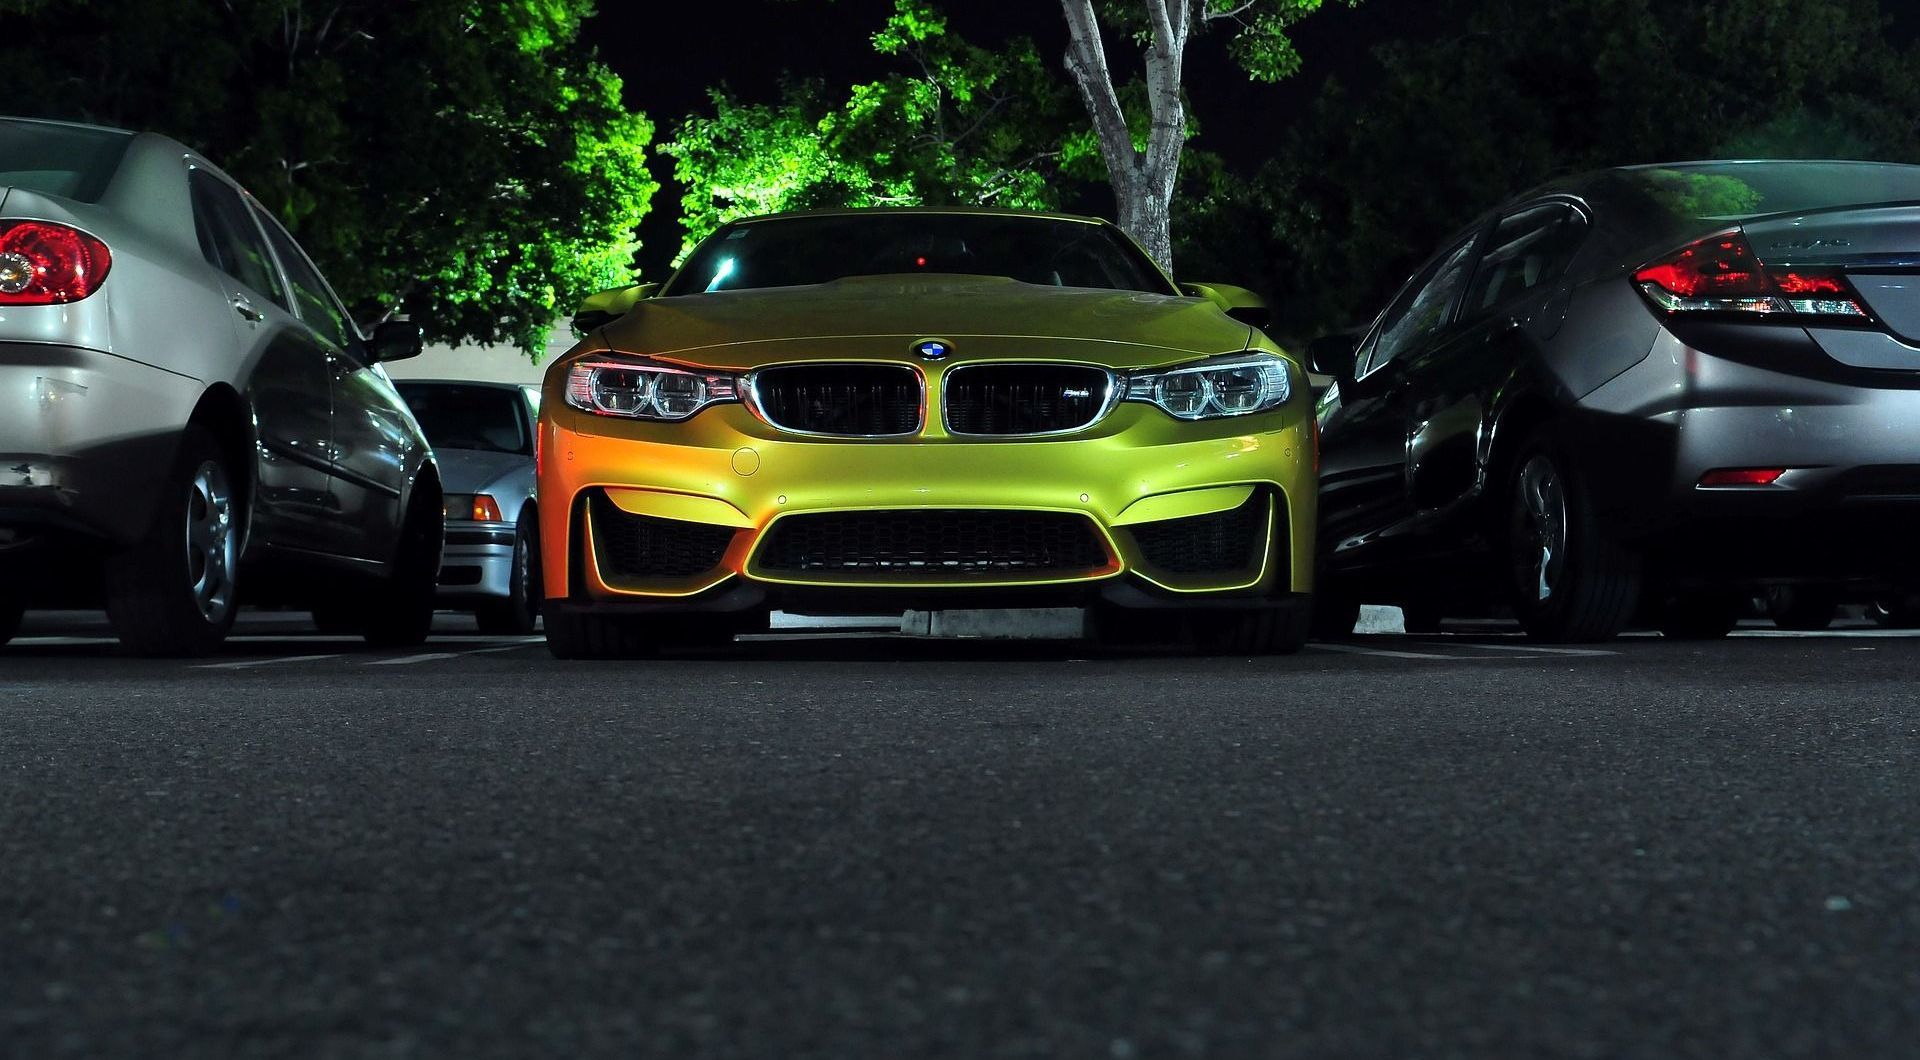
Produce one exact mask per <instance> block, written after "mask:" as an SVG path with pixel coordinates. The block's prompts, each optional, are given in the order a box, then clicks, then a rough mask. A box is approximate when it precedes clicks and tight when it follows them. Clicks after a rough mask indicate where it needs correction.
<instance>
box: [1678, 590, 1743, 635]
mask: <svg viewBox="0 0 1920 1060" xmlns="http://www.w3.org/2000/svg"><path fill="white" fill-rule="evenodd" d="M1745 609H1746V601H1745V599H1744V598H1743V597H1742V596H1741V595H1740V593H1738V592H1736V591H1734V590H1732V589H1697V590H1692V591H1688V592H1682V593H1675V594H1674V595H1673V596H1671V597H1669V598H1668V599H1667V601H1666V602H1665V604H1663V605H1662V606H1661V608H1660V633H1661V635H1662V636H1665V637H1670V638H1672V639H1674V640H1719V639H1720V638H1722V637H1724V636H1726V635H1727V634H1729V633H1732V632H1733V627H1735V626H1737V625H1739V624H1740V614H1741V612H1742V611H1744V610H1745Z"/></svg>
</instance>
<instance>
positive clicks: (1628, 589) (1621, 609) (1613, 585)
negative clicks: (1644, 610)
mask: <svg viewBox="0 0 1920 1060" xmlns="http://www.w3.org/2000/svg"><path fill="white" fill-rule="evenodd" d="M1506 466H1507V474H1506V477H1505V483H1506V486H1505V493H1504V497H1505V503H1504V506H1503V508H1502V509H1501V512H1500V516H1499V517H1500V519H1501V524H1500V531H1501V532H1500V534H1499V535H1498V538H1497V539H1498V540H1499V541H1501V543H1502V548H1501V552H1502V555H1503V557H1504V561H1503V563H1502V567H1503V568H1504V569H1505V572H1506V577H1507V583H1508V589H1509V591H1510V592H1511V594H1512V598H1513V612H1514V616H1515V617H1516V618H1518V619H1519V620H1520V624H1521V626H1523V627H1524V628H1525V629H1526V631H1527V633H1528V634H1529V635H1530V636H1532V637H1534V638H1535V639H1537V640H1545V641H1557V642H1561V643H1579V642H1586V641H1603V640H1610V639H1612V638H1613V637H1615V636H1617V635H1618V634H1619V633H1620V631H1621V630H1623V629H1625V628H1627V623H1628V622H1629V621H1631V620H1632V618H1633V612H1634V608H1635V607H1636V606H1637V605H1638V604H1639V600H1640V557H1639V556H1638V555H1637V554H1635V553H1634V552H1633V551H1632V550H1631V549H1628V548H1626V547H1624V546H1622V545H1620V544H1619V543H1618V542H1615V541H1612V540H1609V539H1608V538H1607V537H1606V535H1605V533H1604V532H1603V531H1602V529H1601V527H1600V523H1599V520H1598V518H1596V516H1595V514H1594V510H1593V501H1592V499H1591V497H1590V496H1589V494H1588V493H1587V490H1586V487H1585V483H1584V479H1583V477H1582V476H1581V474H1580V472H1579V469H1578V468H1577V467H1575V466H1574V464H1573V462H1572V461H1570V460H1568V459H1567V458H1566V456H1565V455H1564V454H1563V451H1562V449H1561V448H1560V446H1559V445H1558V444H1556V442H1555V441H1554V438H1553V435H1552V434H1551V433H1550V432H1548V431H1547V430H1545V429H1541V430H1536V431H1535V432H1534V433H1533V434H1531V435H1529V436H1528V438H1527V440H1526V441H1525V442H1523V443H1522V444H1521V446H1520V449H1519V451H1518V453H1517V455H1516V457H1515V459H1514V460H1513V461H1512V462H1511V463H1510V464H1508V465H1506ZM1556 553H1557V555H1556Z"/></svg>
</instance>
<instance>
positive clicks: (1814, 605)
mask: <svg viewBox="0 0 1920 1060" xmlns="http://www.w3.org/2000/svg"><path fill="white" fill-rule="evenodd" d="M1839 614H1840V594H1839V593H1836V592H1834V591H1833V590H1832V589H1830V588H1826V587H1824V586H1817V585H1792V586H1780V587H1778V588H1773V589H1769V590H1767V616H1768V617H1769V618H1772V619H1773V624H1774V625H1776V626H1778V627H1780V628H1781V629H1793V630H1800V631H1802V632H1813V631H1817V630H1822V629H1826V628H1827V627H1828V626H1831V625H1833V620H1834V619H1835V618H1837V617H1839Z"/></svg>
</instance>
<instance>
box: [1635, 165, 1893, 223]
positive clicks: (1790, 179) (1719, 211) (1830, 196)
mask: <svg viewBox="0 0 1920 1060" xmlns="http://www.w3.org/2000/svg"><path fill="white" fill-rule="evenodd" d="M1627 176H1628V179H1629V180H1631V181H1632V182H1633V183H1634V184H1635V185H1637V186H1638V187H1639V188H1640V190H1642V191H1644V192H1646V193H1647V194H1648V195H1650V196H1652V197H1653V198H1654V199H1655V200H1656V201H1658V202H1659V203H1660V205H1661V206H1662V207H1664V208H1666V209H1667V210H1668V211H1669V212H1671V213H1673V214H1676V215H1678V216H1681V217H1692V218H1697V219H1700V220H1728V221H1734V220H1739V219H1741V218H1745V217H1755V216H1759V215H1761V214H1772V213H1802V212H1805V211H1808V210H1825V209H1830V208H1833V207H1837V206H1855V205H1866V204H1872V203H1882V202H1914V201H1920V166H1899V165H1890V164H1884V163H1876V162H1710V163H1702V164H1699V165H1683V166H1660V167H1654V168H1648V169H1634V170H1628V171H1627Z"/></svg>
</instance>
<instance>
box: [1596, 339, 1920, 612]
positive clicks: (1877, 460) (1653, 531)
mask: <svg viewBox="0 0 1920 1060" xmlns="http://www.w3.org/2000/svg"><path fill="white" fill-rule="evenodd" d="M1746 330H1755V329H1752V328H1748V329H1746ZM1783 330H1786V331H1792V330H1794V329H1780V328H1774V327H1769V328H1766V329H1765V330H1764V332H1762V334H1763V335H1764V337H1765V338H1766V340H1767V341H1768V342H1769V343H1779V342H1781V341H1783V340H1782V337H1781V336H1780V334H1779V333H1780V332H1781V331H1783ZM1799 334H1800V341H1802V342H1804V343H1806V344H1807V346H1808V349H1806V350H1801V349H1798V348H1796V349H1794V350H1792V351H1790V353H1791V355H1792V356H1793V357H1794V358H1795V360H1794V361H1791V362H1788V361H1784V360H1776V361H1773V362H1772V363H1769V357H1774V356H1778V353H1777V351H1776V350H1775V349H1774V348H1771V347H1770V348H1767V349H1764V350H1762V351H1760V352H1762V353H1765V354H1767V355H1768V356H1767V357H1762V356H1757V355H1753V354H1752V351H1749V350H1726V351H1723V352H1728V353H1730V354H1737V356H1716V355H1714V354H1710V353H1706V352H1703V351H1701V350H1699V349H1695V348H1692V347H1689V346H1687V345H1685V344H1683V343H1681V342H1680V341H1679V340H1678V339H1676V338H1674V337H1673V336H1671V335H1663V336H1662V338H1661V340H1660V342H1659V343H1657V344H1656V345H1655V348H1654V354H1653V356H1650V357H1649V358H1648V360H1647V361H1646V362H1643V364H1642V365H1641V366H1639V367H1636V368H1635V369H1634V370H1632V371H1630V372H1628V373H1625V374H1624V375H1622V376H1621V377H1619V378H1617V379H1616V380H1614V381H1613V382H1611V383H1609V384H1607V385H1606V386H1604V387H1602V388H1600V390H1598V391H1596V392H1595V394H1594V395H1591V396H1590V398H1589V404H1590V405H1597V406H1599V407H1600V408H1599V411H1600V414H1599V415H1598V416H1595V417H1593V418H1591V419H1588V420H1586V422H1587V423H1588V424H1589V425H1590V426H1591V427H1592V431H1591V432H1589V435H1590V436H1589V437H1588V438H1586V439H1585V441H1587V442H1589V443H1592V446H1591V449H1590V450H1589V451H1591V452H1595V453H1608V454H1611V456H1610V457H1609V458H1602V459H1600V460H1594V461H1590V462H1589V463H1590V466H1591V475H1592V479H1593V481H1594V484H1595V486H1596V488H1597V489H1598V491H1599V493H1600V498H1599V500H1600V508H1601V513H1602V516H1603V518H1604V519H1605V520H1606V521H1607V523H1608V524H1609V526H1610V527H1611V529H1612V530H1613V531H1614V533H1615V534H1616V535H1617V536H1619V537H1621V538H1623V539H1625V540H1628V541H1632V542H1635V543H1637V544H1640V545H1642V546H1644V547H1646V548H1647V549H1648V550H1649V551H1651V552H1652V553H1653V554H1654V555H1655V556H1656V557H1664V558H1665V559H1667V560H1668V561H1670V563H1671V564H1672V565H1674V567H1675V569H1680V570H1686V571H1689V572H1696V573H1701V574H1704V575H1708V576H1716V577H1735V576H1739V577H1754V578H1772V577H1782V578H1792V577H1801V576H1804V577H1845V578H1862V579H1872V578H1880V577H1896V578H1902V579H1904V578H1910V577H1911V576H1912V575H1913V574H1914V573H1915V572H1916V567H1915V564H1914V560H1913V559H1912V558H1911V554H1912V553H1913V552H1914V551H1916V550H1915V549H1914V548H1913V541H1914V538H1915V536H1916V531H1920V374H1908V373H1901V374H1898V375H1887V376H1880V377H1877V378H1867V377H1861V376H1857V375H1847V376H1845V377H1840V376H1833V377H1827V378H1819V377H1813V376H1810V375H1808V374H1804V373H1803V372H1802V371H1801V369H1802V368H1803V367H1804V362H1801V361H1799V360H1798V358H1800V357H1802V356H1807V355H1812V356H1818V355H1819V354H1818V349H1817V347H1812V346H1811V340H1810V339H1807V338H1806V337H1805V334H1804V332H1801V333H1799ZM1720 338H1721V339H1722V340H1723V341H1724V336H1720ZM1718 348H1720V347H1718V346H1716V349H1718ZM1785 368H1792V369H1794V370H1792V371H1788V370H1783V369H1785ZM1627 398H1631V399H1632V400H1631V401H1629V400H1624V399H1627ZM1610 402H1611V403H1614V404H1615V408H1611V409H1609V408H1607V407H1606V406H1608V405H1609V403H1610ZM1588 411H1589V413H1591V412H1592V411H1594V410H1588ZM1636 411H1637V412H1638V413H1639V414H1638V415H1634V414H1633V413H1634V412H1636ZM1749 468H1753V469H1782V470H1783V472H1784V473H1783V474H1782V475H1781V476H1780V477H1779V479H1778V480H1777V481H1776V482H1774V483H1772V484H1770V485H1764V486H1745V487H1705V486H1702V484H1701V483H1702V480H1703V478H1704V477H1705V476H1706V475H1707V474H1708V473H1709V472H1712V471H1718V470H1728V469H1749Z"/></svg>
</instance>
